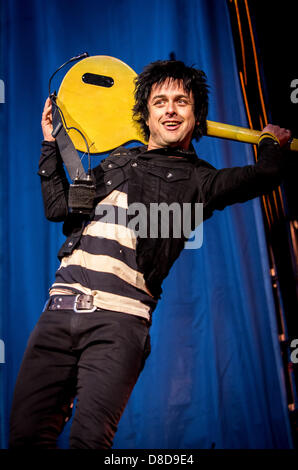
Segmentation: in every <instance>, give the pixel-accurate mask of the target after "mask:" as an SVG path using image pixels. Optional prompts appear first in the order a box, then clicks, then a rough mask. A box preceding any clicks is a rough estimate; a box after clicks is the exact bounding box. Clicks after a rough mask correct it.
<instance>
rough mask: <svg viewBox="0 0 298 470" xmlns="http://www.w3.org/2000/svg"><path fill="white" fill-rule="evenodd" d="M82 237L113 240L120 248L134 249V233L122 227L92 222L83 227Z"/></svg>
mask: <svg viewBox="0 0 298 470" xmlns="http://www.w3.org/2000/svg"><path fill="white" fill-rule="evenodd" d="M83 235H90V236H92V237H100V238H107V239H108V240H115V241H117V242H118V243H119V244H120V245H122V246H126V247H127V248H131V249H133V250H135V249H136V235H135V232H134V231H133V230H131V229H129V228H127V227H125V226H124V225H117V224H110V223H107V222H100V221H93V222H90V224H88V225H87V226H86V227H85V229H84V231H83Z"/></svg>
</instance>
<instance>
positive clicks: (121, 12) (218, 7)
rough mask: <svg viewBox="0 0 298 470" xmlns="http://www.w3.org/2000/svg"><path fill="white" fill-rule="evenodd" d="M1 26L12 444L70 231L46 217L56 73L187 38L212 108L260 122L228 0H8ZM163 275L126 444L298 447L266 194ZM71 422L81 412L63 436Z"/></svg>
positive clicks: (226, 157)
mask: <svg viewBox="0 0 298 470" xmlns="http://www.w3.org/2000/svg"><path fill="white" fill-rule="evenodd" d="M0 35H1V36H0V40H1V56H0V65H1V69H0V79H2V80H3V82H4V83H5V103H2V104H0V122H1V129H0V146H1V147H0V148H1V187H0V201H1V232H0V236H1V244H0V250H1V258H0V259H1V295H0V299H1V319H0V327H1V334H0V337H1V339H2V340H3V341H4V343H5V363H4V364H3V363H2V364H0V379H1V384H0V391H1V397H0V411H1V421H0V423H1V447H2V448H5V447H6V446H7V442H8V422H9V410H10V406H11V400H12V394H13V389H14V383H15V380H16V376H17V372H18V369H19V366H20V362H21V359H22V356H23V353H24V349H25V347H26V342H27V340H28V337H29V334H30V332H31V331H32V329H33V327H34V325H35V323H36V321H37V320H38V318H39V315H40V313H41V310H42V307H43V305H44V302H45V300H46V298H47V296H48V288H49V286H50V284H51V282H52V281H53V279H54V274H55V271H56V269H57V267H58V259H57V257H56V254H57V251H58V248H59V246H60V244H61V243H62V242H63V240H64V237H63V235H62V233H61V224H55V223H50V222H48V221H47V220H46V219H45V217H44V214H43V206H42V199H41V192H40V183H39V177H38V176H37V165H38V159H39V153H40V143H41V140H42V134H41V128H40V120H41V111H42V108H43V103H44V101H45V98H46V97H47V93H48V88H47V87H48V79H49V76H50V75H51V74H52V72H53V71H54V70H56V68H57V67H58V66H59V65H61V64H62V63H63V62H65V61H66V60H67V59H68V58H70V57H73V56H74V55H76V54H78V53H81V52H84V51H88V52H89V54H90V55H109V56H114V57H117V58H119V59H121V60H123V61H124V62H125V63H127V64H129V65H130V66H131V67H132V68H133V69H134V70H135V71H136V72H137V73H139V72H140V71H141V70H142V68H143V66H144V65H146V64H147V63H149V62H151V61H154V60H157V59H168V58H169V55H170V53H171V52H174V53H175V55H176V58H177V59H181V60H183V61H185V62H186V63H187V64H188V65H195V66H197V67H198V68H202V69H203V70H205V72H206V74H207V76H208V82H209V84H210V113H209V116H208V117H209V119H211V120H215V121H221V122H226V123H231V124H236V125H242V126H247V122H246V117H245V112H244V105H243V100H242V96H241V91H240V86H239V81H238V76H237V69H236V63H235V54H234V46H233V40H232V35H231V28H230V23H229V15H228V9H227V4H226V2H225V1H223V0H221V1H218V0H188V1H185V0H150V1H149V0H143V1H142V2H140V1H139V0H109V1H96V0H94V1H91V0H85V1H84V2H81V1H73V0H63V1H61V0H51V1H49V2H46V1H40V0H35V1H34V0H31V1H30V0H8V1H7V2H1V29H0ZM63 75H64V72H63V73H62V75H60V79H61V78H62V76H63ZM55 86H56V89H57V87H58V86H59V80H58V84H57V85H55ZM196 149H197V152H198V155H199V156H200V157H201V158H203V159H206V160H208V161H209V162H210V163H211V164H213V165H214V166H216V167H217V168H222V167H225V166H242V165H245V164H248V163H252V162H253V154H252V149H251V147H250V146H249V145H246V144H240V143H232V142H227V141H222V140H220V139H211V138H208V137H204V138H203V139H202V140H201V142H200V143H199V144H198V145H196ZM98 162H99V160H98V157H97V158H95V159H94V163H93V164H94V165H95V164H97V163H98ZM163 288H164V294H163V297H162V299H161V301H160V304H159V306H158V308H157V309H156V311H155V313H154V317H153V325H152V330H151V333H152V353H151V355H150V357H149V359H148V362H147V365H146V367H145V369H144V371H143V372H142V374H141V377H140V379H139V382H138V383H137V385H136V387H135V389H134V391H133V394H132V396H131V398H130V401H129V404H128V406H127V408H126V410H125V412H124V415H123V417H122V419H121V421H120V424H119V430H118V433H117V435H116V438H115V442H114V447H115V448H164V449H167V448H177V449H179V448H181V449H183V448H184V449H189V448H200V449H209V448H215V449H217V448H221V449H227V448H229V449H239V448H290V447H292V440H291V435H290V426H289V421H288V414H287V400H286V393H285V386H284V378H283V370H282V364H281V358H280V353H279V344H278V334H277V325H276V319H275V310H274V304H273V298H272V291H271V284H270V276H269V265H268V259H267V248H266V242H265V237H264V229H263V222H262V214H261V209H260V201H259V200H258V199H257V200H253V201H249V202H247V203H244V204H241V205H240V204H237V205H235V206H232V207H229V208H227V209H225V210H224V211H223V212H218V213H216V214H215V215H214V216H213V218H212V219H210V220H209V221H207V222H206V223H205V224H204V241H203V245H202V247H201V249H197V250H184V252H183V253H182V255H181V257H180V258H179V260H178V261H177V262H176V263H175V265H174V267H173V269H172V271H171V273H170V275H169V276H168V278H167V279H166V280H165V282H164V285H163ZM68 432H69V426H68V427H66V429H65V432H64V434H63V436H62V437H61V438H60V442H61V446H62V447H63V446H64V447H67V433H68Z"/></svg>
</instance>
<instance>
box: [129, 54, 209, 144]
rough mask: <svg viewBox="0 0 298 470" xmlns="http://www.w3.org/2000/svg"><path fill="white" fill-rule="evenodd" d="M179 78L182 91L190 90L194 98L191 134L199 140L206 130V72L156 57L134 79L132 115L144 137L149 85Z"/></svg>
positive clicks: (176, 61) (146, 129)
mask: <svg viewBox="0 0 298 470" xmlns="http://www.w3.org/2000/svg"><path fill="white" fill-rule="evenodd" d="M168 79H170V80H179V81H181V82H182V83H183V87H184V89H185V91H187V92H188V93H190V91H192V93H193V97H194V102H195V109H194V114H195V119H196V121H199V125H197V124H196V126H195V128H194V132H193V135H192V138H194V139H196V140H199V139H200V137H202V135H204V134H206V132H207V123H206V118H207V113H208V85H207V84H206V79H207V77H206V75H205V73H204V72H203V71H202V70H197V69H195V68H193V67H187V66H186V65H185V64H184V63H183V62H181V61H179V60H158V61H156V62H152V63H151V64H149V65H147V66H146V67H145V68H144V70H143V72H142V73H140V75H138V76H137V77H136V79H135V93H134V95H135V105H134V107H133V118H134V121H135V122H137V123H138V124H139V125H140V127H141V130H142V133H143V135H144V137H145V138H146V140H148V139H149V135H150V131H149V127H148V126H147V124H146V121H147V120H148V117H149V112H148V106H147V103H148V98H149V96H150V93H151V89H152V85H153V84H155V83H156V84H158V85H161V84H163V83H164V82H165V81H166V80H168Z"/></svg>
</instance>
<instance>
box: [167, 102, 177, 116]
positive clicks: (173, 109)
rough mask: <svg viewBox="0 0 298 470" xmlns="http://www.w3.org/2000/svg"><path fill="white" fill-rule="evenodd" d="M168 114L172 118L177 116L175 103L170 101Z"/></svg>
mask: <svg viewBox="0 0 298 470" xmlns="http://www.w3.org/2000/svg"><path fill="white" fill-rule="evenodd" d="M166 114H168V115H171V116H172V115H175V114H176V106H175V103H174V101H168V103H167V108H166Z"/></svg>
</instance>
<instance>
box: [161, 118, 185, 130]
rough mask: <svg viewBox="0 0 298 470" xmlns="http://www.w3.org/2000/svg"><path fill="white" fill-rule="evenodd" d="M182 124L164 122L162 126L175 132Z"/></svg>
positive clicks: (179, 122)
mask: <svg viewBox="0 0 298 470" xmlns="http://www.w3.org/2000/svg"><path fill="white" fill-rule="evenodd" d="M181 124H182V122H181V121H174V120H173V121H164V122H163V123H162V125H163V126H164V127H165V128H166V129H167V130H168V131H175V130H176V129H178V128H179V127H180V125H181Z"/></svg>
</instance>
